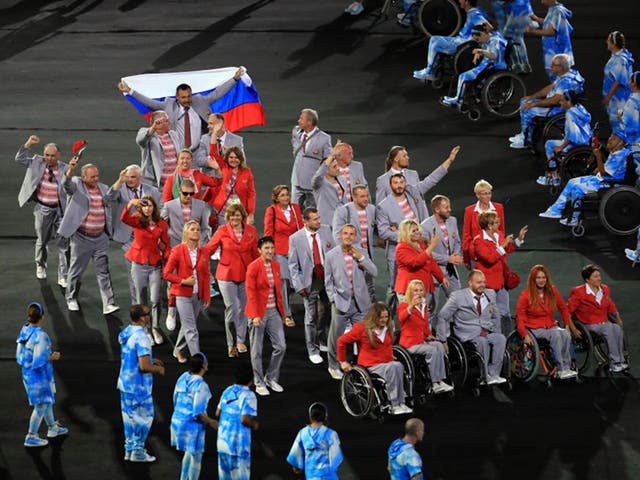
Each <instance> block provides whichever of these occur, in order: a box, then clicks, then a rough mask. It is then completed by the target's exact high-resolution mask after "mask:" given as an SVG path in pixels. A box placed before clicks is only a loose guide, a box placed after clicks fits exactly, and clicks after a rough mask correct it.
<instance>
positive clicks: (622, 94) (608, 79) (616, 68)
mask: <svg viewBox="0 0 640 480" xmlns="http://www.w3.org/2000/svg"><path fill="white" fill-rule="evenodd" d="M632 73H633V56H632V55H631V53H630V52H629V50H627V49H626V48H623V49H622V50H620V51H619V52H617V53H613V54H611V58H609V61H608V62H607V64H606V65H605V66H604V81H603V82H602V97H603V98H604V97H606V96H607V94H608V93H609V90H611V87H612V86H613V83H614V82H618V83H619V84H620V86H619V87H618V90H616V93H614V94H613V96H612V97H611V100H610V101H609V104H608V105H607V113H608V114H609V125H611V130H612V131H615V130H618V129H619V128H620V119H619V118H618V111H619V110H622V109H624V106H625V103H627V100H628V99H629V96H630V95H631V87H629V79H630V78H631V74H632Z"/></svg>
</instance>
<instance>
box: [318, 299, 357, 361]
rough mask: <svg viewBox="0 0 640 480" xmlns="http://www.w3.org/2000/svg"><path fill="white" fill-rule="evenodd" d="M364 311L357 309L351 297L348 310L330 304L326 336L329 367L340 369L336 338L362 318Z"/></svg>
mask: <svg viewBox="0 0 640 480" xmlns="http://www.w3.org/2000/svg"><path fill="white" fill-rule="evenodd" d="M365 313H366V312H361V311H360V310H359V309H358V307H357V305H356V302H355V300H353V299H351V305H349V310H347V311H346V312H341V311H340V310H338V309H337V308H336V305H335V303H332V304H331V325H330V326H329V336H328V338H327V340H328V345H327V347H328V348H327V350H328V352H327V359H328V360H329V368H332V369H335V370H340V363H339V362H338V357H337V347H338V338H339V337H340V335H342V334H343V333H344V330H345V329H346V328H347V326H348V325H355V324H356V323H358V322H359V321H360V320H362V319H363V318H364V316H365Z"/></svg>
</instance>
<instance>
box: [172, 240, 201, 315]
mask: <svg viewBox="0 0 640 480" xmlns="http://www.w3.org/2000/svg"><path fill="white" fill-rule="evenodd" d="M209 257H210V255H208V254H207V252H206V249H204V248H200V247H199V248H198V255H197V257H196V268H195V271H196V274H197V275H198V298H199V299H200V300H202V301H203V302H209V300H210V299H211V292H210V290H209V282H210V280H211V279H210V278H209V275H210V271H209ZM193 270H194V268H193V265H192V264H191V256H190V255H189V247H187V244H186V243H181V244H179V245H176V246H175V247H173V249H172V250H171V255H169V260H168V261H167V264H166V265H165V266H164V269H163V270H162V275H163V276H164V278H165V280H167V281H168V282H171V289H170V290H169V293H171V294H172V295H175V296H176V297H190V296H191V295H193V287H189V286H186V285H181V284H180V282H182V280H186V279H187V278H189V277H190V276H192V275H193Z"/></svg>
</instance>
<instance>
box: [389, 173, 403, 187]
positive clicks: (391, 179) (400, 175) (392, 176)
mask: <svg viewBox="0 0 640 480" xmlns="http://www.w3.org/2000/svg"><path fill="white" fill-rule="evenodd" d="M394 178H401V179H403V180H404V181H405V182H406V181H407V179H406V178H405V176H404V174H402V173H394V174H393V175H391V176H390V177H389V185H391V182H393V179H394Z"/></svg>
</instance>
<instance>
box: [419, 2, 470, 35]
mask: <svg viewBox="0 0 640 480" xmlns="http://www.w3.org/2000/svg"><path fill="white" fill-rule="evenodd" d="M463 15H464V12H463V11H462V9H461V8H460V7H459V6H458V2H456V1H455V0H425V1H424V2H422V4H421V5H420V8H419V9H418V26H419V27H420V30H422V31H423V32H424V34H425V35H427V36H428V37H432V36H434V35H441V36H443V37H452V36H454V35H455V34H457V33H458V32H459V31H460V28H461V27H462V22H463V20H464V19H463Z"/></svg>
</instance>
